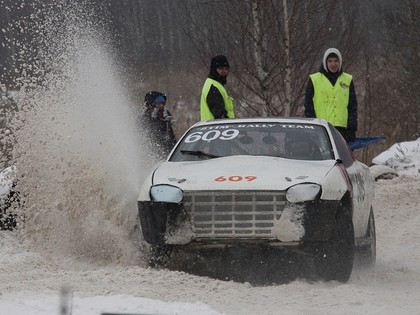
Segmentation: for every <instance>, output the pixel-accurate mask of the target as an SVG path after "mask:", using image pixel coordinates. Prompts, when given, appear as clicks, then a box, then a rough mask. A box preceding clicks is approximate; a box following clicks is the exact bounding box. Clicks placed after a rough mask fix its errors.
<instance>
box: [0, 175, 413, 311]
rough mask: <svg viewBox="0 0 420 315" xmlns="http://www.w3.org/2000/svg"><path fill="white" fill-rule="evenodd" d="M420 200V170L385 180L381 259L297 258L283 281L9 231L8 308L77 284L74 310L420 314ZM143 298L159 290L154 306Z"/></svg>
mask: <svg viewBox="0 0 420 315" xmlns="http://www.w3.org/2000/svg"><path fill="white" fill-rule="evenodd" d="M419 201H420V175H414V176H405V175H403V176H400V177H398V178H395V179H393V180H381V181H379V182H377V184H376V193H375V201H374V206H375V215H376V228H377V263H376V266H375V268H374V270H370V271H367V270H359V269H357V268H356V269H355V270H354V271H353V274H352V276H351V278H350V281H349V282H348V283H346V284H342V283H339V282H334V281H333V282H323V281H318V280H316V279H315V280H314V279H312V278H311V276H310V275H308V274H305V273H304V272H300V271H299V270H298V267H299V266H297V265H296V266H295V267H293V268H292V267H290V266H289V267H287V268H288V270H289V271H290V273H289V274H286V273H285V274H283V278H282V279H275V281H274V282H275V283H273V284H268V283H265V284H258V283H257V282H258V281H256V283H253V282H252V281H250V282H235V281H232V280H230V281H225V280H219V279H214V278H211V277H209V276H199V275H197V274H195V275H194V274H190V273H186V272H182V271H179V270H168V269H164V270H157V269H150V268H146V267H145V264H144V258H142V256H141V251H140V256H139V257H137V258H136V259H134V258H133V261H132V262H131V263H130V262H129V261H128V260H122V259H119V258H118V257H117V256H118V255H114V256H115V257H117V258H114V259H111V261H110V259H103V257H100V258H99V259H98V260H94V259H92V257H91V259H83V258H81V257H80V256H79V255H78V253H77V251H75V252H74V255H71V254H69V253H67V254H66V255H62V254H60V253H58V252H54V251H51V250H50V251H41V250H39V246H34V245H39V243H42V239H36V238H31V237H30V236H28V235H26V236H25V237H22V236H21V235H20V233H17V232H10V231H3V232H1V233H0V253H1V255H0V314H12V313H14V314H25V313H27V312H28V310H31V313H32V314H37V315H38V314H51V312H48V310H50V311H51V310H54V311H56V314H59V308H58V305H59V298H58V296H59V292H60V290H61V289H62V288H63V287H65V288H68V289H70V290H71V292H72V314H100V313H101V312H106V311H108V312H109V311H113V312H119V313H123V312H131V313H135V314H141V313H142V312H143V313H144V312H145V311H146V310H148V314H149V313H152V312H153V314H192V313H196V314H241V315H243V314H396V313H398V314H420V298H419V296H420V285H419V283H420V264H419V262H420V245H419V242H418V240H419V238H420V232H419V229H418V226H419V225H420V216H419V210H420V209H419V205H418V204H419ZM45 228H48V227H45ZM57 233H58V232H57ZM62 233H65V231H62ZM57 238H61V237H60V236H59V235H57ZM69 242H70V240H69ZM117 245H118V244H117ZM108 256H109V257H113V256H112V255H107V257H108ZM133 257H135V255H133ZM283 262H284V261H283ZM286 262H287V261H286ZM288 262H289V264H291V265H293V262H294V261H293V260H289V261H288ZM286 265H287V264H286ZM257 269H258V265H255V266H253V267H249V268H248V269H247V272H248V273H250V274H252V273H255V274H256V275H261V274H259V273H258V272H256V270H257ZM195 273H197V272H195ZM201 273H202V274H203V272H201ZM265 276H267V274H265V275H264V277H265ZM261 277H263V276H261ZM250 279H256V278H255V277H254V278H252V277H251V278H250ZM267 279H269V278H267ZM267 279H265V280H267ZM95 297H96V298H98V299H99V298H100V297H102V300H100V301H103V302H100V303H102V304H101V305H98V306H96V308H89V310H90V311H86V310H87V309H86V307H85V308H83V305H85V304H86V303H89V302H88V301H92V303H96V304H98V303H97V302H95V300H94V298H95ZM136 298H146V299H153V300H154V302H152V304H153V307H151V308H150V302H149V304H148V305H149V308H147V307H146V306H145V305H143V304H142V303H140V302H138V300H134V299H136ZM106 301H108V302H106ZM135 301H136V302H135ZM148 301H152V300H148ZM174 302H177V303H178V304H173V303H174ZM168 303H169V304H168ZM179 303H187V304H182V305H183V306H182V307H181V306H179V305H180V304H179ZM48 304H49V306H48ZM165 305H170V306H167V307H165ZM175 305H178V307H176V306H175ZM48 307H49V308H48ZM92 310H97V311H96V313H95V312H93V313H92ZM99 310H100V311H99ZM171 310H172V311H171Z"/></svg>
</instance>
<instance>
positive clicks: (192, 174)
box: [153, 156, 345, 200]
mask: <svg viewBox="0 0 420 315" xmlns="http://www.w3.org/2000/svg"><path fill="white" fill-rule="evenodd" d="M335 163H336V162H335V161H334V160H328V161H295V160H288V159H283V158H276V157H264V156H263V157H261V156H258V157H256V156H231V157H224V158H217V159H212V160H206V161H199V162H165V163H163V164H161V165H160V167H159V168H158V169H157V170H156V172H155V173H154V176H153V185H161V184H169V185H174V186H177V187H179V188H181V189H182V190H185V191H189V190H286V189H287V188H289V187H291V186H293V185H296V184H299V183H308V182H310V183H319V184H322V182H323V181H324V178H325V176H327V174H328V173H330V170H331V169H332V168H333V167H334V165H335ZM284 174H287V175H288V176H284ZM332 174H334V173H332ZM254 177H255V178H254ZM333 178H334V179H333V180H334V181H335V182H334V183H333V184H332V186H334V187H335V189H334V190H335V191H336V187H337V186H338V187H341V186H343V185H344V182H343V179H342V177H341V178H340V177H339V176H335V177H333ZM344 192H345V190H344ZM344 192H343V194H344ZM341 196H342V194H341ZM341 196H338V195H335V196H334V194H333V193H331V192H329V193H326V194H325V198H326V199H330V200H337V199H339V198H340V197H341Z"/></svg>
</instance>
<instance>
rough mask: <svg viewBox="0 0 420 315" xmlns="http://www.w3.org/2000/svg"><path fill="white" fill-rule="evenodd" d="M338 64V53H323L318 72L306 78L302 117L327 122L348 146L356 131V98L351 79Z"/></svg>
mask: <svg viewBox="0 0 420 315" xmlns="http://www.w3.org/2000/svg"><path fill="white" fill-rule="evenodd" d="M342 64H343V59H342V56H341V53H340V51H339V50H338V49H336V48H329V49H327V50H326V51H325V53H324V58H323V62H322V66H321V69H320V70H319V71H318V72H316V73H313V74H311V75H309V82H308V85H307V88H306V93H305V117H316V118H322V119H325V120H327V121H328V122H329V123H331V124H332V125H333V126H334V127H335V128H336V129H337V130H338V131H339V132H340V133H341V135H342V136H343V138H344V139H345V140H346V141H347V142H351V141H354V140H355V138H356V131H357V98H356V92H355V89H354V85H353V77H352V75H351V74H348V73H346V72H343V69H342Z"/></svg>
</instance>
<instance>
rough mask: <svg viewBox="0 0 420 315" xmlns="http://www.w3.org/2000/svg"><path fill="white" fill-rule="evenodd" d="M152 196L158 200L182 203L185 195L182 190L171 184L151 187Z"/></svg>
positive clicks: (154, 199)
mask: <svg viewBox="0 0 420 315" xmlns="http://www.w3.org/2000/svg"><path fill="white" fill-rule="evenodd" d="M150 196H151V197H152V200H153V201H156V202H172V203H180V202H181V200H182V197H183V194H182V190H181V189H179V188H178V187H175V186H170V185H156V186H153V187H152V188H151V189H150Z"/></svg>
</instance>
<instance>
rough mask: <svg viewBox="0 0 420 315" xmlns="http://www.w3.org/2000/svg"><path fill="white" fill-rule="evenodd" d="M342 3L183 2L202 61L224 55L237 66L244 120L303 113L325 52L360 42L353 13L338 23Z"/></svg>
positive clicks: (235, 77) (298, 0)
mask: <svg viewBox="0 0 420 315" xmlns="http://www.w3.org/2000/svg"><path fill="white" fill-rule="evenodd" d="M337 3H339V2H337V1H328V0H325V1H303V0H296V1H287V0H283V1H275V0H266V1H259V0H243V1H232V0H228V1H226V0H220V1H199V0H184V1H183V4H184V6H185V11H186V12H187V14H188V19H189V20H190V22H191V25H192V26H191V28H190V30H189V32H190V33H189V35H188V36H189V37H190V38H191V40H192V42H193V43H194V47H195V49H196V50H197V54H198V55H200V56H201V57H202V58H201V59H203V62H204V63H205V64H206V65H207V63H208V60H210V58H211V57H212V56H213V55H215V54H216V53H225V54H226V55H228V58H229V59H230V61H231V63H232V64H233V67H232V79H233V80H232V81H233V82H232V83H231V87H230V89H229V90H230V91H231V92H232V93H233V96H234V97H235V99H237V101H236V109H237V111H239V112H240V114H241V115H242V116H280V115H284V116H290V115H301V114H302V104H303V94H304V89H305V84H306V82H307V77H308V74H309V73H310V72H311V71H313V70H314V64H315V63H316V62H319V63H320V55H321V51H323V50H324V49H325V48H326V47H329V46H330V45H332V44H329V43H334V44H340V43H341V44H343V43H344V42H345V43H347V42H349V41H353V39H352V37H356V36H355V29H353V28H352V24H351V23H349V19H352V18H353V19H354V16H350V15H349V14H348V13H347V12H349V11H350V12H353V11H351V10H346V13H343V15H342V16H340V18H339V17H337V16H336V13H337V9H338V7H337ZM342 19H344V20H345V21H346V22H347V24H348V25H347V24H346V25H344V26H342V25H341V24H340V23H342V22H341V20H342ZM337 25H340V27H337ZM332 28H333V29H334V31H333V32H332V31H331V29H332ZM341 29H343V30H341ZM343 46H344V44H343ZM345 48H346V49H347V45H346V46H345ZM232 86H233V88H232Z"/></svg>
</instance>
